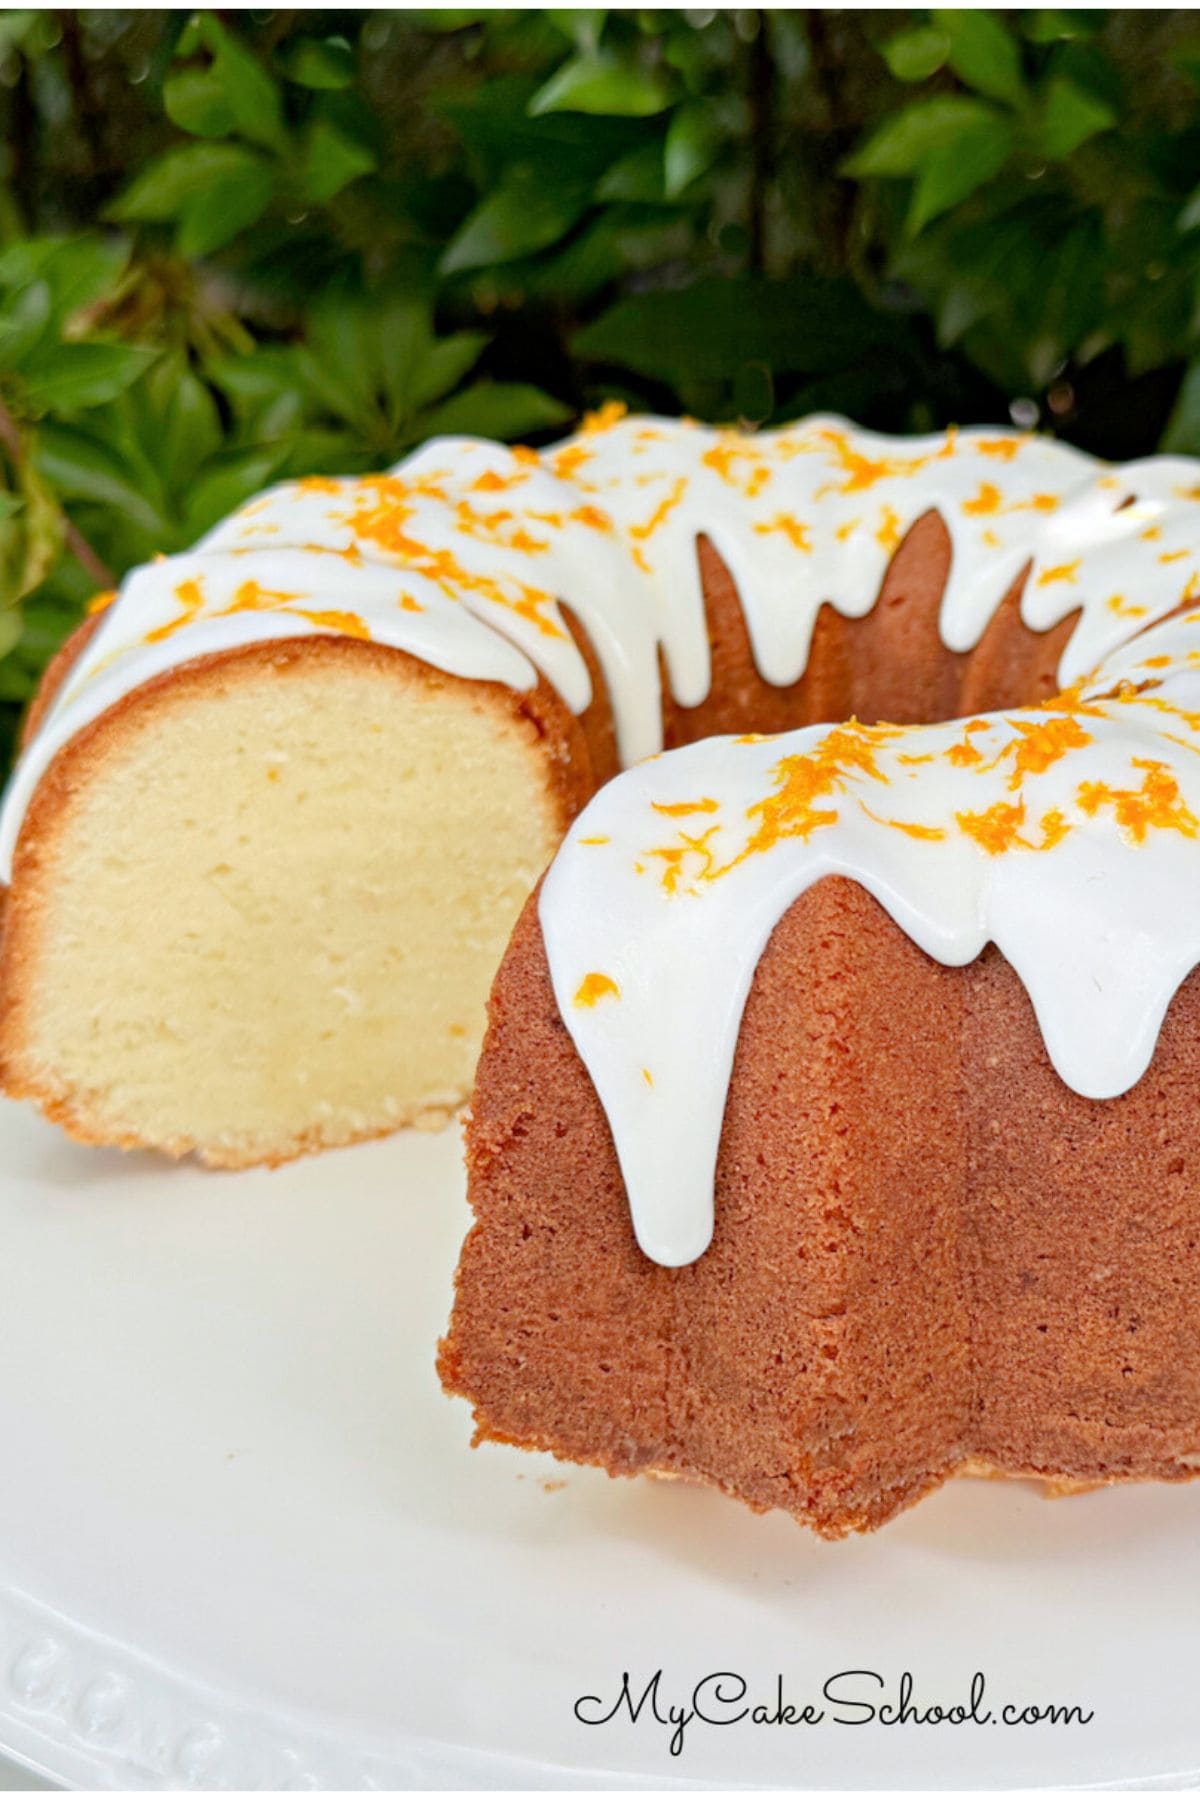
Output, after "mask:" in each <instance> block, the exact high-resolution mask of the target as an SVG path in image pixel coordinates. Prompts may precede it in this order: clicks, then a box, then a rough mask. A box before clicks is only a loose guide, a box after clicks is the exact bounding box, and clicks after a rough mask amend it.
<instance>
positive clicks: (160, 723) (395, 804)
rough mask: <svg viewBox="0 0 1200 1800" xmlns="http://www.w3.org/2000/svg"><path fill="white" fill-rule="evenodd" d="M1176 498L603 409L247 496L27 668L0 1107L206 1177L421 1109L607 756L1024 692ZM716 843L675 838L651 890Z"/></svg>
mask: <svg viewBox="0 0 1200 1800" xmlns="http://www.w3.org/2000/svg"><path fill="white" fill-rule="evenodd" d="M1196 479H1197V470H1196V467H1195V466H1194V465H1192V464H1190V463H1183V462H1178V461H1177V462H1164V461H1156V462H1152V463H1147V464H1143V465H1134V466H1131V467H1129V468H1127V469H1124V470H1108V469H1105V468H1103V467H1102V466H1100V465H1098V464H1096V463H1094V462H1093V461H1092V460H1091V459H1089V458H1087V457H1084V456H1082V455H1080V454H1079V453H1078V452H1076V451H1073V450H1071V449H1069V448H1066V447H1064V446H1062V445H1059V444H1057V443H1054V442H1051V441H1047V440H1042V439H1038V438H1036V437H1029V436H1021V435H1020V434H1015V433H1012V432H986V431H985V432H960V433H957V434H956V433H949V434H945V435H938V436H936V437H932V438H928V439H913V440H904V441H900V440H890V439H886V438H881V437H877V436H874V435H871V434H868V433H864V432H859V431H856V430H854V429H853V428H851V427H850V426H848V425H846V424H845V423H844V422H842V421H839V420H836V419H812V420H809V421H807V422H805V423H803V424H801V425H797V426H795V427H793V428H791V429H788V430H783V431H778V432H774V433H770V434H763V435H762V436H747V435H743V434H739V433H737V432H733V431H712V430H706V429H701V428H699V427H696V426H691V425H688V424H681V423H678V422H670V421H663V420H655V419H639V418H622V417H621V416H620V409H619V408H606V409H605V410H604V411H603V412H602V413H601V414H599V415H597V416H596V417H594V418H593V419H591V420H589V421H588V422H587V424H586V425H585V428H584V430H583V431H582V432H581V433H580V434H579V435H578V436H577V437H575V438H573V439H571V440H569V441H567V442H565V443H562V444H559V445H557V446H553V447H551V448H550V449H548V450H545V451H542V452H534V451H531V450H525V449H515V450H514V449H509V448H506V447H503V446H499V445H495V444H489V443H483V442H479V441H476V440H466V439H460V440H439V441H437V442H434V443H432V444H429V445H427V446H426V447H425V448H424V449H423V450H422V451H420V452H419V453H418V454H416V455H415V456H413V457H411V458H409V459H408V460H407V461H406V462H405V463H404V464H402V465H401V466H400V467H399V468H398V469H397V470H396V471H394V472H393V473H391V474H389V475H379V476H367V477H360V478H353V479H345V480H335V479H328V478H325V477H320V478H316V479H311V480H307V481H300V482H293V483H288V484H285V485H283V486H281V487H278V488H275V489H273V490H271V491H269V492H268V493H266V494H264V495H263V496H262V497H261V498H259V499H257V500H255V501H253V502H252V503H250V504H249V505H247V506H245V507H243V508H242V509H241V510H240V511H239V512H237V513H235V514H234V515H233V516H232V517H231V518H230V519H228V520H227V521H225V522H224V523H223V524H222V525H220V526H218V527H217V528H216V529H215V530H214V531H213V532H211V533H210V534H209V536H208V537H207V538H205V539H204V540H203V541H202V542H201V543H200V544H199V545H197V547H196V548H195V549H194V550H193V551H191V552H189V553H187V554H185V555H182V556H175V557H170V558H164V559H161V560H159V561H157V562H155V563H152V564H150V565H148V566H147V567H145V568H142V569H139V570H137V571H135V572H134V574H132V575H131V576H130V577H129V578H128V579H127V581H126V582H125V583H124V585H123V587H122V589H121V591H120V593H119V594H118V596H117V597H116V599H115V600H114V601H113V602H112V603H111V604H110V605H108V606H107V607H106V608H104V609H103V610H101V611H98V612H97V613H96V614H95V616H94V617H93V618H92V619H90V620H89V621H88V623H87V625H85V626H84V627H83V629H82V630H81V631H80V633H79V634H77V637H76V639H75V640H74V642H73V643H72V645H70V646H69V647H68V650H67V651H66V652H65V653H64V654H63V656H62V657H60V659H58V661H57V663H56V664H55V666H54V667H53V668H52V669H51V671H50V672H49V673H48V675H47V679H46V683H45V684H44V688H43V692H42V694H41V696H40V697H39V702H38V704H37V706H36V707H35V709H34V712H33V716H32V718H31V722H30V732H29V736H28V742H27V744H26V747H25V750H24V753H23V756H22V758H21V761H20V763H19V765H18V768H17V771H16V773H15V776H14V778H13V781H12V783H11V786H10V789H9V792H8V795H7V798H6V801H5V805H4V808H3V813H2V815H0V879H3V880H4V881H5V882H6V883H7V884H8V885H7V894H6V903H5V909H4V925H3V935H2V939H0V1082H2V1083H3V1085H4V1087H5V1088H6V1090H7V1091H8V1092H10V1093H13V1094H17V1095H25V1096H28V1097H31V1098H33V1099H34V1100H36V1101H38V1102H39V1103H40V1104H41V1105H42V1106H43V1108H44V1109H45V1110H46V1111H47V1112H48V1113H50V1114H51V1115H52V1116H53V1117H55V1118H57V1119H59V1120H60V1121H61V1122H62V1123H63V1124H64V1125H65V1126H66V1127H67V1128H68V1129H69V1130H70V1131H72V1132H74V1133H75V1134H76V1135H78V1136H81V1137H84V1138H88V1139H93V1140H97V1141H101V1142H106V1143H116V1144H122V1145H152V1146H157V1147H159V1148H161V1149H164V1150H167V1151H169V1152H172V1153H175V1154H182V1153H184V1152H187V1151H195V1152H196V1153H198V1155H199V1156H200V1157H201V1158H203V1159H204V1160H205V1161H208V1162H210V1163H214V1164H223V1165H228V1166H237V1165H241V1164H245V1163H251V1162H255V1161H273V1160H278V1159H281V1158H284V1157H287V1156H289V1155H292V1154H294V1153H296V1152H298V1151H301V1150H304V1149H309V1148H314V1147H317V1146H320V1145H326V1144H338V1143H345V1142H349V1141H351V1140H353V1139H355V1138H359V1137H364V1136H368V1135H371V1134H374V1133H378V1132H381V1131H386V1130H388V1129H391V1128H393V1127H395V1126H398V1125H402V1124H406V1123H420V1122H426V1121H431V1120H434V1121H436V1120H439V1119H442V1118H444V1117H445V1116H446V1115H447V1113H448V1112H449V1111H450V1110H451V1109H453V1108H454V1107H455V1106H457V1105H458V1104H459V1103H460V1102H461V1101H462V1099H463V1098H464V1097H465V1095H466V1093H467V1091H468V1088H469V1084H470V1080H471V1074H472V1070H473V1066H474V1060H475V1056H476V1052H477V1048H478V1043H479V1040H480V1038H481V1036H482V1030H483V1019H484V1003H485V999H486V994H487V988H488V984H489V982H490V980H491V977H492V975H493V973H494V970H495V967H496V965H497V963H498V962H499V959H500V956H501V953H502V951H503V948H504V945H505V943H506V942H507V940H508V937H509V934H510V931H511V928H512V926H513V922H514V921H515V919H516V918H517V915H518V913H519V911H520V908H521V905H522V903H523V902H524V900H525V899H526V897H527V895H528V893H529V891H530V889H531V887H532V885H533V882H534V881H535V879H536V878H537V876H538V874H539V873H540V871H541V870H542V869H543V868H544V867H545V865H546V863H547V862H548V861H549V859H550V856H551V854H552V853H553V851H554V849H555V848H556V846H557V844H558V843H559V841H560V840H561V838H562V834H563V832H564V830H565V829H566V827H567V826H568V824H569V823H570V821H571V819H572V818H573V817H574V815H575V814H576V813H577V812H578V810H579V808H580V807H581V806H582V805H583V804H584V803H585V802H586V801H587V800H588V799H589V797H590V796H591V795H592V794H594V793H595V792H596V790H597V789H598V788H599V787H600V785H601V784H602V783H603V782H604V781H606V780H607V779H608V777H609V776H611V775H612V774H614V773H615V772H616V770H617V769H618V767H619V766H620V765H622V764H625V765H629V764H632V763H636V762H639V761H640V760H641V759H643V758H645V757H647V756H650V755H652V754H653V753H655V752H657V751H658V750H660V749H662V748H664V747H672V746H676V745H679V744H685V743H688V742H691V741H692V740H696V739H699V738H703V737H705V736H708V735H711V734H713V733H716V732H747V731H758V732H772V731H779V730H788V729H794V728H796V727H797V726H803V725H806V724H808V723H810V722H812V721H820V720H826V721H831V720H838V719H845V718H849V717H857V718H863V719H869V720H878V719H887V720H889V721H891V722H892V723H894V724H896V725H904V724H907V723H912V722H917V721H922V720H926V719H934V718H945V717H947V716H949V715H951V714H953V713H955V712H966V713H968V714H974V713H975V712H977V711H980V710H987V709H989V708H1003V707H1006V706H1011V705H1015V704H1016V703H1018V702H1020V701H1027V700H1030V699H1036V698H1042V697H1048V696H1049V695H1051V694H1052V693H1054V692H1055V690H1056V688H1057V687H1058V685H1059V682H1060V677H1061V680H1062V681H1063V682H1066V683H1068V684H1069V683H1072V682H1076V681H1078V680H1079V679H1080V678H1081V677H1082V676H1083V675H1084V674H1085V673H1086V671H1088V670H1089V669H1091V668H1092V667H1093V666H1095V665H1096V664H1097V663H1100V662H1102V661H1103V660H1104V659H1105V658H1106V657H1110V656H1111V655H1112V654H1113V653H1114V651H1116V650H1117V649H1118V648H1119V647H1120V645H1122V644H1123V643H1125V642H1126V640H1128V639H1129V638H1130V636H1131V634H1132V633H1134V632H1135V631H1138V630H1140V629H1141V628H1142V627H1144V626H1146V625H1149V624H1152V623H1153V622H1154V621H1155V620H1157V619H1159V618H1160V617H1161V616H1162V615H1164V614H1165V613H1167V612H1169V611H1170V610H1171V609H1172V608H1175V607H1177V606H1178V605H1179V604H1180V601H1181V596H1183V595H1184V594H1185V593H1186V592H1188V591H1189V583H1190V582H1191V580H1192V579H1193V575H1192V568H1193V561H1192V554H1191V544H1192V542H1193V533H1192V530H1191V527H1190V524H1189V520H1190V517H1191V513H1192V511H1194V506H1193V505H1192V503H1190V502H1189V501H1188V500H1187V499H1186V498H1180V497H1179V495H1180V494H1183V493H1186V491H1187V489H1188V487H1189V485H1190V484H1194V483H1195V481H1196ZM1126 501H1129V502H1131V503H1130V504H1125V502H1126ZM1031 568H1032V572H1030V570H1031ZM1164 716H1165V715H1164ZM1079 728H1080V730H1081V731H1082V729H1083V726H1082V725H1080V727H1079ZM854 729H855V730H857V728H854ZM1164 729H1165V728H1164ZM1176 735H1179V733H1176ZM964 741H965V742H968V743H970V742H973V740H971V739H965V740H964ZM721 754H722V756H724V755H725V754H726V752H725V751H722V752H721ZM729 754H731V755H734V762H733V764H731V767H733V766H735V765H736V766H738V767H740V766H742V764H741V759H740V757H738V756H737V755H735V754H734V753H732V752H729ZM755 754H758V753H756V752H753V751H750V750H747V755H748V756H753V755H755ZM862 754H863V755H866V751H865V750H864V751H863V752H862ZM896 754H901V752H899V751H897V752H896ZM914 754H923V752H914ZM930 754H933V753H932V752H931V753H930ZM981 754H983V752H981ZM1097 754H1098V753H1097ZM1154 754H1155V755H1156V756H1158V755H1160V754H1165V753H1164V752H1163V747H1162V744H1161V743H1160V741H1159V737H1158V736H1156V737H1155V739H1154ZM1171 756H1172V757H1173V758H1174V759H1175V760H1179V755H1178V754H1177V752H1176V750H1175V749H1172V751H1171ZM914 775H915V776H916V777H917V781H916V782H915V784H914V793H919V790H920V788H921V780H920V778H921V775H922V770H921V768H919V767H917V768H914ZM839 779H840V777H839ZM867 779H871V778H870V777H867ZM877 785H880V784H878V783H876V782H874V781H873V780H872V787H875V786H877ZM620 791H621V792H622V793H624V792H625V791H626V790H625V789H621V790H620ZM704 798H712V799H713V801H714V804H715V803H716V802H717V799H718V791H717V790H716V789H714V791H713V793H712V794H711V795H708V794H706V795H705V796H704ZM928 798H929V801H932V798H933V797H932V793H931V794H930V796H929V797H928ZM927 803H928V802H927ZM1009 804H1011V805H1013V806H1014V807H1015V806H1016V805H1017V804H1018V801H1017V800H1016V799H1013V800H1011V801H1010V802H1009ZM1122 804H1124V803H1122ZM877 810H878V809H877ZM1109 811H1110V812H1111V809H1109ZM920 816H921V815H920V814H919V813H914V815H913V817H914V819H915V820H919V818H920ZM665 817H666V815H664V820H665ZM1097 820H1098V823H1097V825H1096V827H1095V829H1097V830H1098V829H1100V825H1101V824H1103V823H1104V822H1105V821H1108V822H1110V823H1111V821H1109V820H1108V814H1107V813H1105V812H1104V810H1103V809H1101V810H1100V812H1099V813H1098V814H1097ZM712 823H713V821H708V822H707V824H706V823H705V820H704V818H703V817H701V818H700V819H698V820H692V821H689V820H688V819H686V818H683V817H682V815H681V816H680V819H679V821H678V828H679V830H680V832H681V842H680V843H679V844H678V845H676V846H675V848H676V849H677V850H678V851H679V856H680V865H679V866H680V870H681V881H682V877H683V875H685V874H690V865H688V864H687V863H686V856H687V855H690V854H691V853H690V852H689V851H688V847H687V843H686V841H683V840H684V839H690V838H696V839H697V840H701V839H703V836H704V832H705V831H706V830H707V829H708V825H709V824H712ZM697 827H698V828H697ZM880 829H881V830H883V829H886V828H884V827H881V828H880ZM893 835H895V834H893ZM1022 835H1027V833H1024V832H1023V833H1022ZM1077 837H1078V840H1079V841H1080V842H1082V841H1083V839H1084V834H1083V833H1082V832H1079V833H1077ZM711 841H713V842H716V841H717V839H715V838H714V839H712V840H711ZM822 841H824V842H826V843H827V844H832V843H833V842H837V843H838V844H839V845H840V844H841V835H840V833H839V834H834V836H833V837H832V838H830V839H824V840H822ZM1089 841H1090V839H1089ZM913 842H914V843H916V842H917V840H916V839H914V840H913ZM660 847H661V848H667V847H669V846H660ZM918 848H924V846H923V845H918ZM1071 848H1072V846H1071V845H1070V844H1068V845H1067V849H1068V850H1070V849H1071ZM569 854H570V855H573V854H574V850H572V851H571V852H570V853H569ZM969 855H978V856H986V855H987V850H986V849H985V847H984V846H983V845H982V844H978V843H975V844H971V845H968V846H966V847H965V848H964V847H963V846H961V845H957V844H953V845H951V844H948V845H947V846H946V848H945V850H944V851H939V852H938V853H937V854H936V857H935V856H933V855H931V856H930V864H931V866H932V865H933V863H934V862H935V861H936V866H937V868H938V869H939V871H944V872H945V878H946V879H947V880H956V879H957V878H958V877H957V874H956V873H955V871H958V870H960V869H962V868H965V867H967V866H968V865H967V862H966V861H965V860H964V859H966V858H967V857H968V856H969ZM659 860H660V859H657V858H656V859H655V866H657V863H658V861H659ZM1033 860H1035V861H1036V862H1037V864H1038V866H1039V867H1046V866H1048V865H1052V863H1053V859H1052V858H1051V857H1048V856H1047V857H1041V858H1035V859H1033ZM1008 861H1010V862H1011V861H1012V859H1008ZM1143 864H1144V866H1149V865H1148V859H1143ZM664 866H665V865H664ZM771 866H774V862H773V860H772V865H771ZM1006 866H1007V863H1006ZM1189 866H1190V864H1189ZM1106 867H1107V865H1106ZM561 879H562V878H561V876H560V875H559V874H556V876H555V877H554V880H553V882H552V884H551V888H550V889H549V890H548V892H553V891H554V888H555V887H557V886H558V885H559V883H560V881H561ZM728 885H733V883H732V881H731V883H730V884H728ZM1032 891H1033V892H1034V893H1035V894H1036V895H1037V902H1036V903H1037V904H1039V905H1041V904H1044V903H1046V902H1047V899H1048V896H1049V894H1050V892H1051V889H1050V886H1049V884H1047V885H1046V886H1045V887H1044V888H1043V886H1042V885H1041V884H1040V883H1037V884H1035V887H1034V889H1033V890H1032ZM880 898H881V899H883V900H884V901H885V902H886V900H887V895H886V894H881V895H880ZM684 904H685V902H684V900H683V898H682V897H681V898H680V902H679V906H677V907H676V908H675V909H674V912H673V914H672V917H673V918H674V916H675V915H676V914H678V912H679V910H680V907H682V906H683V905H684ZM900 922H901V924H902V925H908V924H910V923H911V921H909V920H907V919H905V918H902V919H901V921H900ZM522 930H523V933H525V934H527V933H528V930H529V925H528V921H527V922H526V925H525V926H524V927H523V928H522ZM980 933H981V935H980V936H979V942H980V943H982V942H983V941H984V938H985V937H987V936H988V931H987V930H985V929H984V928H983V927H982V926H981V927H980ZM960 936H961V934H960ZM519 941H520V940H519ZM922 941H925V940H922ZM939 941H940V940H939ZM957 941H958V940H956V942H957ZM936 947H937V946H936V945H931V944H930V943H928V942H926V948H927V949H929V948H936ZM514 954H515V952H514ZM749 966H752V959H751V965H749ZM747 978H748V977H747ZM502 985H503V984H502ZM622 1004H623V1005H624V1004H625V1003H624V1002H622ZM663 1007H664V1017H665V1016H667V1015H668V1014H669V1013H670V1010H671V1009H670V1008H669V1006H668V1005H667V997H666V996H664V999H663ZM626 1011H627V1012H631V1011H632V1008H630V1007H626ZM608 1012H609V1009H608V1007H607V1006H606V1004H605V1002H604V1000H603V997H601V999H600V1000H599V1001H598V1003H597V1006H596V1008H595V1010H594V1017H595V1020H596V1022H597V1027H598V1028H599V1029H604V1028H605V1027H604V1021H605V1019H606V1017H607V1016H608ZM591 1016H592V1015H591V1014H589V1017H591ZM599 1079H600V1080H601V1085H602V1087H603V1082H604V1080H605V1079H606V1077H604V1076H603V1075H601V1076H600V1077H599ZM659 1079H660V1080H661V1081H664V1082H665V1081H666V1080H667V1077H666V1075H665V1072H664V1073H663V1074H662V1075H661V1076H660V1077H659ZM644 1085H646V1086H647V1092H649V1088H648V1084H644ZM713 1103H715V1102H713ZM481 1117H482V1114H481ZM718 1123H719V1119H716V1118H714V1119H710V1120H709V1122H708V1125H707V1127H706V1129H707V1130H708V1131H709V1134H710V1136H712V1135H713V1134H715V1132H716V1130H717V1126H718ZM478 1129H479V1127H478V1126H477V1131H478ZM476 1141H477V1142H478V1138H477V1140H476Z"/></svg>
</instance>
